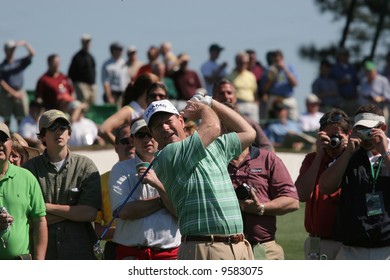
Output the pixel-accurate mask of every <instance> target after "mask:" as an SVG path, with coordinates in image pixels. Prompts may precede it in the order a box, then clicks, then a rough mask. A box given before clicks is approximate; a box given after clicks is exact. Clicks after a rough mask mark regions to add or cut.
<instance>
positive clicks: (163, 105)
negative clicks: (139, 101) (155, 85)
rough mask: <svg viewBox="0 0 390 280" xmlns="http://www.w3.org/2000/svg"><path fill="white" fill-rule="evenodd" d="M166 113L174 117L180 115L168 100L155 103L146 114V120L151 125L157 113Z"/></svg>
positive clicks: (147, 109) (151, 104)
mask: <svg viewBox="0 0 390 280" xmlns="http://www.w3.org/2000/svg"><path fill="white" fill-rule="evenodd" d="M160 112H165V113H170V114H174V115H180V114H179V111H178V110H177V109H176V107H175V106H174V105H173V104H172V103H171V102H170V101H169V100H167V99H164V100H159V101H153V102H152V103H150V105H149V106H148V108H146V110H145V112H144V119H145V121H146V123H147V124H148V125H149V122H150V119H151V118H152V116H153V115H154V114H156V113H160Z"/></svg>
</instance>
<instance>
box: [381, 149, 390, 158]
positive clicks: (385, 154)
mask: <svg viewBox="0 0 390 280" xmlns="http://www.w3.org/2000/svg"><path fill="white" fill-rule="evenodd" d="M388 156H390V150H387V152H385V153H384V154H382V158H385V157H388Z"/></svg>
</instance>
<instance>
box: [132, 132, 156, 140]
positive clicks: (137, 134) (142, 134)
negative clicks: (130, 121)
mask: <svg viewBox="0 0 390 280" xmlns="http://www.w3.org/2000/svg"><path fill="white" fill-rule="evenodd" d="M146 136H148V137H149V138H153V136H152V134H150V133H149V132H137V133H136V134H134V137H135V138H138V139H144V138H145V137H146Z"/></svg>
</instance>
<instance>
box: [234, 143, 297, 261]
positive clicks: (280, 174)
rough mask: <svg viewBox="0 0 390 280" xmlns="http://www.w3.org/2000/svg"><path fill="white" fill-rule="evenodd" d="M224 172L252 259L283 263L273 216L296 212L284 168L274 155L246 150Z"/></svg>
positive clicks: (295, 200)
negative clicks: (228, 175) (234, 192)
mask: <svg viewBox="0 0 390 280" xmlns="http://www.w3.org/2000/svg"><path fill="white" fill-rule="evenodd" d="M228 171H229V174H230V178H231V180H232V183H233V186H234V188H235V191H236V195H237V198H238V199H239V204H240V208H241V213H242V217H243V221H244V233H245V236H246V238H247V239H248V241H249V242H250V243H251V245H252V250H253V255H254V258H255V259H263V260H264V259H268V260H283V259H284V251H283V248H282V247H281V246H280V245H279V244H277V243H276V242H275V233H276V216H280V215H284V214H287V213H289V212H292V211H296V210H298V208H299V202H298V195H297V191H296V188H295V186H294V183H293V181H292V179H291V177H290V174H289V172H288V170H287V168H286V166H285V165H284V163H283V162H282V160H281V159H280V158H279V157H277V156H276V154H275V153H273V152H270V151H267V150H264V149H259V148H257V147H254V146H250V147H247V148H246V149H245V150H244V151H243V152H242V153H241V154H240V155H239V156H238V157H237V158H236V159H234V160H232V161H231V162H230V163H229V166H228Z"/></svg>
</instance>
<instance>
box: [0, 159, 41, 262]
mask: <svg viewBox="0 0 390 280" xmlns="http://www.w3.org/2000/svg"><path fill="white" fill-rule="evenodd" d="M0 206H3V207H5V208H6V209H7V210H8V213H9V214H10V215H11V216H12V217H13V218H14V222H13V223H12V225H11V226H10V228H9V235H8V232H5V231H0V236H1V237H2V238H3V239H4V240H8V244H7V246H6V248H4V247H3V242H2V241H0V259H2V260H4V259H15V258H16V257H17V256H18V255H21V254H29V253H30V236H29V231H30V223H29V219H30V218H40V217H43V216H45V215H46V208H45V202H44V200H43V196H42V192H41V188H40V186H39V183H38V181H37V179H36V178H35V177H34V176H33V175H32V174H31V173H30V172H29V171H28V170H26V169H24V168H21V167H18V166H15V165H13V164H11V163H10V162H8V170H7V173H6V174H5V175H4V177H2V178H0ZM8 236H9V239H8ZM31 246H32V244H31Z"/></svg>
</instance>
